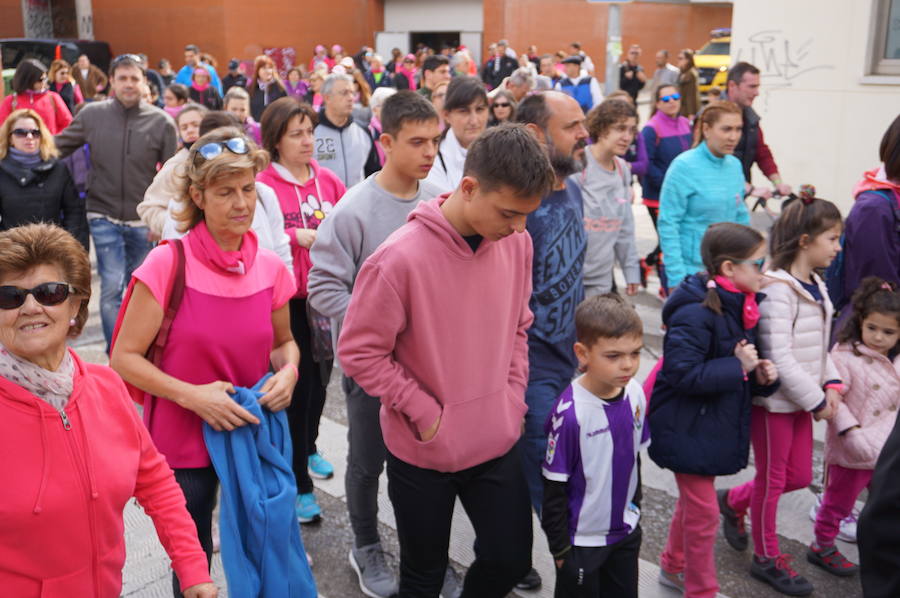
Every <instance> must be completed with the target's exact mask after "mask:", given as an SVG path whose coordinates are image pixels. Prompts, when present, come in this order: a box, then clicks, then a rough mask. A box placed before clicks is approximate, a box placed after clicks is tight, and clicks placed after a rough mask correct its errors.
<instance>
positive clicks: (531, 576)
mask: <svg viewBox="0 0 900 598" xmlns="http://www.w3.org/2000/svg"><path fill="white" fill-rule="evenodd" d="M542 583H543V582H542V581H541V574H540V573H538V572H537V571H535V570H534V568H532V569H531V571H529V572H528V574H527V575H526V576H525V577H523V578H522V579H521V580H519V583H517V584H516V589H517V590H537V589H538V588H540V587H541V584H542Z"/></svg>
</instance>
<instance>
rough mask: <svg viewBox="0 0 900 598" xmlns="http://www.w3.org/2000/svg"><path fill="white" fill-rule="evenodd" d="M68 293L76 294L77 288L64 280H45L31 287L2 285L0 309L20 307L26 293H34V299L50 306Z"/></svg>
mask: <svg viewBox="0 0 900 598" xmlns="http://www.w3.org/2000/svg"><path fill="white" fill-rule="evenodd" d="M70 294H73V295H75V294H78V289H76V288H75V287H73V286H72V285H70V284H67V283H65V282H45V283H43V284H39V285H38V286H36V287H34V288H33V289H23V288H20V287H14V286H3V287H0V309H17V308H19V307H22V306H23V305H24V304H25V299H26V298H27V297H28V295H34V299H35V301H37V302H38V303H40V304H41V305H46V306H48V307H50V306H53V305H59V304H60V303H62V302H63V301H65V300H66V299H68V298H69V295H70Z"/></svg>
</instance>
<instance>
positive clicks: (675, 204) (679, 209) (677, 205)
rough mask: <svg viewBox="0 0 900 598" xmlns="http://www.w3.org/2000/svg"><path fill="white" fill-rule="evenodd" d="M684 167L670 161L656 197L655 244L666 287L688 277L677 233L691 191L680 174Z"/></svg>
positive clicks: (673, 285)
mask: <svg viewBox="0 0 900 598" xmlns="http://www.w3.org/2000/svg"><path fill="white" fill-rule="evenodd" d="M686 168H687V166H686V165H685V163H684V162H683V161H679V160H675V161H674V162H672V165H671V166H669V170H668V171H667V172H666V176H665V179H663V185H662V191H661V192H660V194H659V221H658V223H657V224H658V227H659V243H660V245H661V246H662V251H663V254H664V255H665V256H666V258H665V259H666V275H667V276H668V279H669V286H670V287H675V286H678V285H679V284H680V283H681V281H682V280H684V277H685V276H687V274H688V272H687V268H686V266H685V264H684V256H683V254H682V251H681V233H680V230H681V225H682V222H683V221H684V215H685V212H686V211H687V201H688V193H689V192H690V189H691V185H690V181H688V180H687V176H686V175H687V173H684V174H682V171H684V170H685V169H686Z"/></svg>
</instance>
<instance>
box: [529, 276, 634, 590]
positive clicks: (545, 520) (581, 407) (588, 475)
mask: <svg viewBox="0 0 900 598" xmlns="http://www.w3.org/2000/svg"><path fill="white" fill-rule="evenodd" d="M575 327H576V330H577V338H578V342H576V343H575V354H576V355H577V356H578V362H579V364H580V366H581V371H583V372H584V374H583V375H582V376H580V377H578V378H577V379H576V380H575V381H574V382H572V384H570V385H569V387H568V388H567V389H566V390H565V391H563V393H562V395H560V397H559V399H558V400H557V402H556V405H555V406H554V408H553V411H552V412H551V413H550V418H549V419H548V421H547V424H546V430H547V434H548V438H549V440H548V442H547V456H546V458H545V460H544V464H543V474H544V503H543V510H542V513H541V526H542V527H543V528H544V532H545V533H546V534H547V540H548V543H549V545H550V551H551V552H552V553H553V558H554V559H555V561H556V568H557V575H556V591H555V594H554V595H555V596H556V597H557V598H561V597H565V598H568V597H579V598H580V597H585V598H587V597H591V598H595V597H598V596H601V588H602V592H603V594H602V595H604V596H617V597H619V596H621V597H635V598H636V597H637V595H638V554H639V552H640V548H641V528H640V525H639V521H640V508H639V504H640V496H641V478H640V459H639V457H638V455H639V453H640V451H641V450H642V449H644V448H646V447H647V446H648V445H649V444H650V431H649V429H648V427H647V422H646V414H647V400H646V399H645V398H644V392H643V390H642V389H641V386H640V385H639V384H638V383H637V382H635V381H634V380H633V377H634V375H635V374H636V373H637V370H638V366H639V365H640V355H641V348H642V347H643V324H642V322H641V319H640V317H639V316H638V314H637V312H636V311H635V310H634V308H633V307H631V305H629V304H627V303H626V302H625V300H623V299H622V298H621V297H619V296H618V295H615V294H608V295H597V296H594V297H590V298H588V299H585V300H584V301H583V302H582V303H581V304H580V305H579V306H578V309H577V310H576V312H575Z"/></svg>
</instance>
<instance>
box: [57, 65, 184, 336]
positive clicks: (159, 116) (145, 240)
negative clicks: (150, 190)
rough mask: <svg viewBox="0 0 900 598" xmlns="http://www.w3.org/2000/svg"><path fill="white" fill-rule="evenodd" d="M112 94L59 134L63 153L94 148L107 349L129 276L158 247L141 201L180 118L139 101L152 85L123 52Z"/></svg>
mask: <svg viewBox="0 0 900 598" xmlns="http://www.w3.org/2000/svg"><path fill="white" fill-rule="evenodd" d="M109 79H110V84H111V88H112V95H113V96H114V97H113V98H111V99H108V100H104V101H102V102H92V103H90V104H87V105H85V106H84V108H83V109H82V110H80V111H79V112H78V115H77V116H76V117H75V119H74V120H73V121H72V124H71V125H69V127H68V128H66V129H65V130H64V131H63V132H61V133H60V134H59V135H57V136H56V137H55V141H56V147H57V148H59V151H60V153H61V154H62V155H63V156H66V155H68V154H71V153H72V152H74V151H75V150H77V149H79V148H80V147H82V146H83V145H85V144H87V145H88V146H89V148H90V156H91V168H92V179H91V186H90V189H89V190H88V196H87V216H88V224H89V226H90V230H91V237H92V238H93V240H94V248H95V249H96V251H97V271H98V273H99V274H100V318H101V320H102V323H103V335H104V336H105V337H106V342H107V346H108V345H109V340H110V338H111V336H112V331H113V327H114V326H115V323H116V316H117V315H118V313H119V305H120V304H121V302H122V293H123V291H124V290H125V285H126V284H127V283H128V281H129V280H130V279H131V273H132V272H133V271H134V269H135V268H137V267H138V266H139V265H140V264H141V262H143V261H144V257H146V255H147V253H149V251H150V249H151V248H152V246H153V245H152V241H153V239H151V236H150V231H149V230H148V229H147V227H146V226H144V224H143V223H142V222H141V220H140V218H139V217H138V215H137V205H138V204H139V203H140V202H141V200H142V199H143V197H144V192H145V191H146V190H147V187H149V186H150V183H151V181H152V180H153V177H154V175H155V174H156V165H157V164H162V163H164V162H165V161H166V160H168V159H169V158H171V157H172V155H173V154H174V153H175V149H176V142H177V134H176V130H175V122H174V121H173V120H172V118H171V117H170V116H169V115H168V114H166V113H165V112H164V111H162V110H160V109H159V108H157V107H155V106H151V105H150V104H147V103H146V102H142V101H141V90H140V86H141V84H143V83H145V82H146V77H145V71H144V65H143V61H142V60H141V59H140V57H138V56H136V55H134V54H124V55H122V56H119V57H117V58H116V59H115V60H113V62H112V64H111V65H110V72H109Z"/></svg>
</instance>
